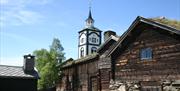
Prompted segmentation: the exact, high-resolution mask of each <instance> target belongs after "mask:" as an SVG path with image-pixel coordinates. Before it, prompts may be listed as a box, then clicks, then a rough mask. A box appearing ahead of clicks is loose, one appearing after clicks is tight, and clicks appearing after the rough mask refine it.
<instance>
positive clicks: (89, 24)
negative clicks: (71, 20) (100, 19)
mask: <svg viewBox="0 0 180 91" xmlns="http://www.w3.org/2000/svg"><path fill="white" fill-rule="evenodd" d="M90 3H91V2H90ZM86 27H88V28H89V27H94V19H93V18H92V14H91V4H90V5H89V16H88V18H87V19H86Z"/></svg>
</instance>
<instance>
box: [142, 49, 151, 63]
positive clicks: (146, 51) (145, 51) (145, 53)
mask: <svg viewBox="0 0 180 91" xmlns="http://www.w3.org/2000/svg"><path fill="white" fill-rule="evenodd" d="M140 57H141V60H144V59H152V49H151V48H144V49H141V53H140Z"/></svg>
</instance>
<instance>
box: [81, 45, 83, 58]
mask: <svg viewBox="0 0 180 91" xmlns="http://www.w3.org/2000/svg"><path fill="white" fill-rule="evenodd" d="M81 57H84V48H83V47H82V48H81Z"/></svg>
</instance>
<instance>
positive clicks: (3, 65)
mask: <svg viewBox="0 0 180 91" xmlns="http://www.w3.org/2000/svg"><path fill="white" fill-rule="evenodd" d="M0 66H4V67H16V68H22V66H13V65H0Z"/></svg>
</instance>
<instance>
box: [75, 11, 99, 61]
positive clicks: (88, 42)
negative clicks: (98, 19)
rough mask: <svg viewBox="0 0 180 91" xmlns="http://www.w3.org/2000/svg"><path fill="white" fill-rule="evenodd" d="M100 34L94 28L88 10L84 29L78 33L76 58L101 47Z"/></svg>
mask: <svg viewBox="0 0 180 91" xmlns="http://www.w3.org/2000/svg"><path fill="white" fill-rule="evenodd" d="M101 32H102V31H101V30H99V29H98V28H96V27H94V19H93V18H92V14H91V8H90V9H89V16H88V18H87V19H86V25H85V28H84V29H82V30H81V31H79V43H78V58H81V57H85V56H87V55H89V54H92V53H94V52H96V50H97V49H98V48H99V46H100V45H101Z"/></svg>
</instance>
